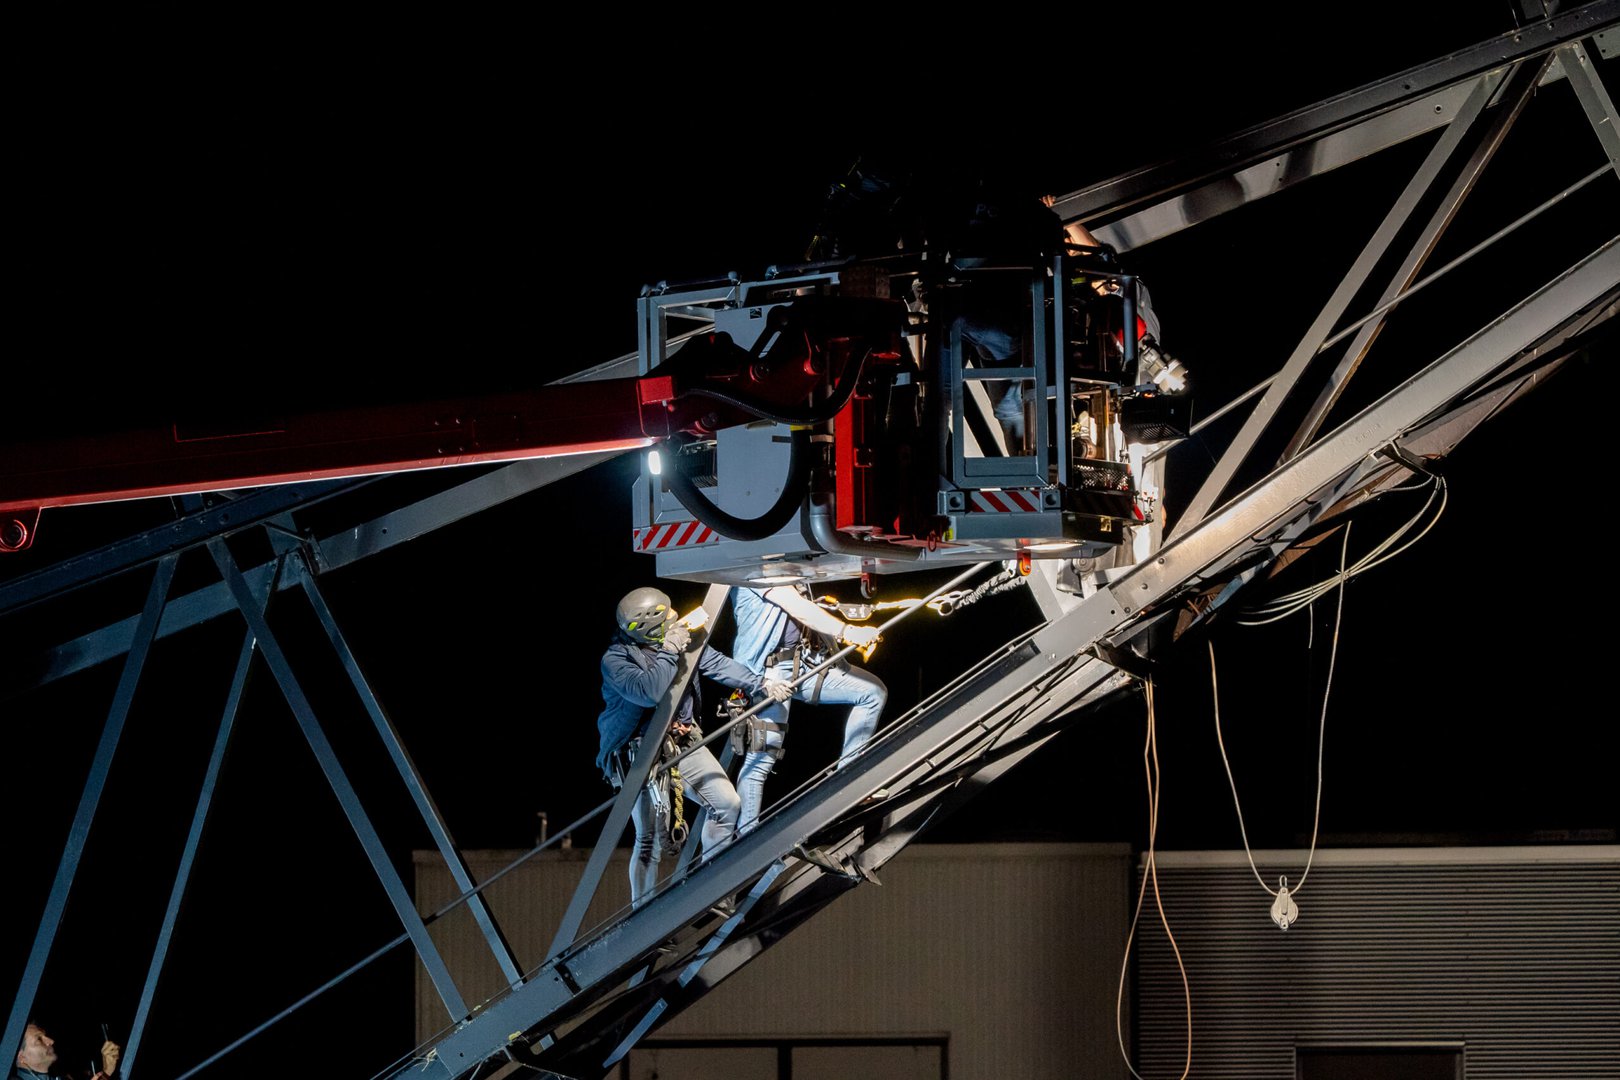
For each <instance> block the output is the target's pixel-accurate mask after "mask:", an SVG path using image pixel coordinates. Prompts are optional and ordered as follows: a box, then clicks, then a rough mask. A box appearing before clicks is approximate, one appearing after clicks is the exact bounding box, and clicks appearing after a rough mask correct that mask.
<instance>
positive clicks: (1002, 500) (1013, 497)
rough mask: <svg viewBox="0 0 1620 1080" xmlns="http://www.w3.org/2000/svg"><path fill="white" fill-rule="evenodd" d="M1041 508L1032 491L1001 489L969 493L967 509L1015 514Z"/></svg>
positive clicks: (1037, 497)
mask: <svg viewBox="0 0 1620 1080" xmlns="http://www.w3.org/2000/svg"><path fill="white" fill-rule="evenodd" d="M1040 508H1041V497H1040V496H1039V495H1037V494H1036V493H1035V492H1034V491H1019V490H1017V489H1016V488H1002V489H1001V490H1000V491H969V492H968V509H969V510H975V511H978V512H980V513H990V514H1017V513H1028V512H1032V511H1036V510H1039V509H1040Z"/></svg>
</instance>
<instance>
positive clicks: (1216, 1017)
mask: <svg viewBox="0 0 1620 1080" xmlns="http://www.w3.org/2000/svg"><path fill="white" fill-rule="evenodd" d="M1267 854H1268V855H1272V856H1275V855H1276V854H1277V853H1267ZM1329 854H1330V855H1332V856H1337V858H1329V859H1327V860H1324V859H1323V857H1322V855H1323V853H1318V858H1317V862H1316V864H1315V865H1314V866H1313V868H1312V870H1311V873H1310V878H1309V880H1308V882H1307V883H1306V888H1305V891H1304V892H1303V893H1301V894H1300V896H1299V897H1298V904H1299V908H1300V919H1299V921H1298V922H1297V923H1296V924H1294V926H1293V927H1292V928H1290V929H1289V930H1288V931H1287V932H1286V933H1285V932H1283V931H1280V930H1278V929H1277V928H1276V926H1275V925H1273V923H1272V922H1271V919H1270V906H1271V898H1270V897H1269V896H1267V895H1266V894H1265V893H1264V892H1263V891H1261V889H1260V886H1259V884H1258V883H1257V882H1256V881H1255V879H1254V875H1253V874H1252V873H1251V872H1250V870H1249V867H1248V864H1247V862H1246V861H1244V860H1243V856H1242V853H1241V852H1239V853H1237V854H1236V856H1235V857H1232V858H1229V859H1227V860H1225V864H1224V865H1211V864H1210V862H1211V861H1210V860H1207V859H1205V860H1198V859H1189V860H1187V862H1190V863H1193V865H1187V864H1178V861H1177V860H1176V859H1175V858H1174V857H1172V856H1164V857H1161V858H1160V860H1159V873H1158V878H1159V891H1160V894H1161V896H1162V897H1163V900H1164V907H1165V912H1166V914H1167V915H1168V917H1169V921H1170V928H1171V930H1172V932H1173V933H1174V934H1175V938H1176V943H1177V944H1178V945H1179V946H1180V948H1181V954H1182V958H1183V960H1184V962H1185V963H1186V966H1187V974H1188V980H1189V982H1190V984H1191V987H1192V1010H1193V1069H1194V1074H1195V1075H1197V1076H1200V1077H1244V1078H1253V1080H1260V1078H1267V1077H1275V1078H1277V1080H1292V1078H1293V1077H1294V1075H1295V1072H1294V1065H1295V1063H1294V1048H1295V1047H1296V1046H1298V1045H1323V1044H1331V1045H1347V1046H1352V1045H1373V1044H1389V1043H1402V1042H1405V1043H1414V1042H1415V1043H1461V1044H1462V1045H1463V1048H1464V1049H1463V1053H1464V1060H1465V1066H1466V1074H1467V1076H1468V1077H1469V1080H1484V1078H1493V1077H1503V1078H1507V1077H1514V1078H1521V1080H1536V1078H1541V1077H1547V1078H1552V1077H1558V1078H1560V1080H1567V1078H1570V1077H1582V1078H1603V1077H1611V1078H1620V852H1617V851H1616V849H1613V848H1606V849H1602V853H1601V854H1600V853H1597V852H1594V851H1593V850H1592V849H1584V850H1579V849H1577V851H1574V852H1571V853H1570V857H1569V858H1568V859H1567V860H1566V861H1563V862H1558V861H1548V859H1547V854H1548V853H1547V852H1546V851H1544V850H1543V851H1539V852H1538V853H1537V857H1536V858H1535V859H1534V860H1531V859H1524V858H1513V857H1508V858H1503V857H1501V856H1495V857H1496V858H1498V859H1500V861H1492V859H1493V854H1492V852H1491V850H1490V849H1480V850H1478V851H1477V852H1476V853H1475V859H1476V860H1477V861H1474V862H1468V861H1465V859H1462V858H1459V857H1458V853H1457V852H1455V851H1450V852H1447V853H1444V854H1443V855H1442V854H1439V853H1437V854H1436V858H1435V862H1434V863H1433V864H1429V865H1424V864H1423V863H1420V862H1416V861H1413V860H1412V858H1411V854H1415V853H1408V854H1406V855H1405V857H1402V858H1400V859H1398V860H1393V859H1392V860H1391V861H1388V862H1379V861H1378V857H1377V856H1376V855H1371V856H1369V857H1365V858H1359V859H1357V858H1345V856H1346V855H1347V853H1344V852H1335V853H1329ZM1594 855H1600V857H1594ZM1199 863H1202V864H1199ZM1304 863H1305V853H1304V852H1299V853H1296V854H1293V855H1288V854H1284V855H1282V856H1281V857H1272V858H1268V859H1267V860H1266V861H1263V862H1261V867H1262V872H1267V867H1283V868H1288V867H1293V868H1296V869H1297V868H1301V867H1303V866H1304ZM1276 873H1277V871H1276V870H1271V871H1270V878H1271V879H1272V884H1273V885H1275V881H1274V878H1275V875H1276ZM1136 949H1137V954H1136V955H1137V957H1138V963H1139V967H1138V973H1137V978H1138V983H1137V999H1138V1009H1139V1012H1138V1015H1139V1024H1140V1027H1139V1045H1140V1050H1139V1058H1140V1064H1139V1066H1138V1068H1139V1071H1141V1072H1142V1073H1143V1075H1145V1076H1177V1075H1180V1071H1181V1067H1182V1062H1183V1060H1184V1054H1185V1047H1186V1005H1185V1001H1184V998H1183V989H1182V983H1181V977H1180V975H1179V974H1178V972H1177V969H1176V964H1175V957H1174V955H1173V954H1172V952H1171V950H1170V945H1169V942H1168V941H1167V939H1166V938H1165V936H1164V933H1163V930H1162V928H1161V927H1160V926H1159V924H1158V920H1157V915H1156V913H1155V912H1154V909H1153V896H1152V893H1151V891H1150V892H1149V894H1148V897H1147V900H1146V902H1145V908H1144V913H1143V922H1142V925H1141V926H1140V927H1139V929H1138V940H1137V945H1136Z"/></svg>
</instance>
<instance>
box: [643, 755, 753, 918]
mask: <svg viewBox="0 0 1620 1080" xmlns="http://www.w3.org/2000/svg"><path fill="white" fill-rule="evenodd" d="M639 741H640V740H634V741H632V742H631V744H630V756H631V757H632V758H634V756H635V752H636V751H635V746H636V742H639ZM675 767H676V769H677V770H679V771H680V774H681V787H682V789H683V790H684V792H685V794H686V798H687V799H690V800H692V801H694V802H696V803H698V804H699V805H701V806H702V807H703V808H704V809H706V810H707V811H708V813H707V814H705V815H704V817H703V833H702V835H703V856H704V857H705V858H707V857H708V856H710V855H713V854H714V853H715V852H716V851H718V850H719V849H720V848H722V847H724V846H725V845H726V844H728V843H730V842H731V839H732V838H733V837H734V836H736V835H737V820H738V813H739V810H740V808H741V802H740V800H739V799H738V797H737V789H736V788H735V787H733V786H732V784H731V778H730V777H728V776H727V775H726V772H725V770H724V769H722V768H721V767H720V763H719V762H718V761H716V760H715V758H714V755H713V754H711V753H709V750H708V748H707V747H704V748H703V749H701V750H697V751H695V752H693V753H692V754H690V755H688V756H687V757H684V758H682V759H681V763H680V764H679V765H677V766H675ZM695 813H696V808H695V807H692V806H690V805H688V806H687V809H686V815H685V816H686V818H687V820H688V821H690V820H691V818H692V816H693V815H694V814H695ZM653 817H654V814H653V799H652V792H651V791H650V790H649V789H648V788H642V789H641V795H640V797H639V798H637V799H636V804H635V806H633V807H631V808H630V820H631V822H632V823H634V825H635V827H636V842H635V846H634V847H632V848H631V849H630V902H631V903H635V902H636V901H638V900H640V899H641V897H642V896H643V895H645V894H646V893H648V892H651V891H652V887H653V886H654V885H656V884H657V883H658V863H659V861H660V860H661V859H662V858H663V857H664V840H665V838H664V837H663V836H661V835H660V833H661V831H662V830H660V829H658V828H656V827H655V825H654V821H653Z"/></svg>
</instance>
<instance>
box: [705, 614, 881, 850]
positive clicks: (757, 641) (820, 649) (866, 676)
mask: <svg viewBox="0 0 1620 1080" xmlns="http://www.w3.org/2000/svg"><path fill="white" fill-rule="evenodd" d="M802 588H803V586H795V585H778V586H775V587H773V588H769V589H763V590H761V589H750V588H743V587H740V586H739V587H738V588H735V589H733V590H732V599H731V608H732V614H733V616H734V617H735V619H736V620H737V635H736V640H735V641H734V642H733V644H732V652H733V653H734V654H735V655H736V658H737V660H738V661H739V662H741V663H742V664H744V665H745V666H746V667H747V668H748V669H749V670H750V671H752V672H755V673H756V674H759V675H761V676H763V677H767V678H772V679H775V680H777V681H778V682H780V683H784V684H791V683H792V682H793V681H794V680H796V679H798V678H799V676H800V675H801V674H803V673H804V672H805V671H808V670H809V669H810V668H813V667H815V666H816V665H817V664H818V663H820V662H821V658H822V657H823V656H825V655H828V654H830V653H831V652H832V651H833V650H830V649H828V648H826V645H825V643H826V642H827V641H834V642H839V643H841V644H844V645H855V646H862V647H864V646H869V645H871V644H873V643H874V642H876V641H877V638H878V630H877V628H876V627H873V626H854V625H851V624H849V623H846V622H844V621H843V620H842V619H840V618H838V616H836V615H834V614H833V613H832V612H830V611H828V610H827V609H826V608H823V607H821V606H819V605H818V604H816V603H815V602H814V601H813V600H811V599H810V598H809V597H808V596H807V595H805V594H804V593H802V592H801V591H800V589H802ZM771 696H772V697H773V698H776V697H777V695H775V694H773V695H771ZM792 700H794V701H803V702H807V703H809V704H812V705H814V704H823V705H848V706H850V710H849V717H848V719H846V720H845V721H844V748H843V751H842V752H841V754H840V755H839V759H838V764H839V766H840V767H842V766H843V765H844V764H845V763H847V762H848V761H849V760H850V758H851V756H852V755H854V754H855V752H856V751H858V750H860V748H861V747H863V746H865V745H866V743H867V741H868V740H870V739H871V738H872V735H873V733H874V732H876V731H877V723H878V718H879V717H880V716H882V715H883V706H884V704H885V703H886V702H887V701H888V700H889V689H888V687H886V686H884V685H883V681H882V680H881V679H879V678H878V677H877V676H876V675H873V674H872V673H871V672H869V671H866V670H864V669H863V668H858V667H854V666H853V665H851V664H849V663H848V662H847V661H843V660H840V661H839V662H838V663H837V664H836V665H835V666H833V667H831V668H828V669H827V670H826V671H825V672H823V673H822V674H819V675H817V676H816V677H815V678H812V679H807V680H805V681H804V682H802V683H800V685H799V686H798V687H796V688H795V689H794V690H793V693H792ZM787 720H788V701H786V700H776V701H774V702H773V703H772V704H770V705H767V706H766V707H765V708H763V709H761V710H760V711H759V714H758V716H757V717H756V718H755V719H754V720H753V721H752V722H751V726H750V728H749V730H748V732H747V733H746V735H745V736H744V740H745V749H746V751H747V753H746V756H744V758H743V764H742V771H741V772H739V773H738V774H737V794H738V795H740V796H741V797H742V818H741V820H740V821H739V823H738V829H739V830H741V831H746V830H748V829H750V828H752V827H753V824H754V822H756V821H758V820H759V813H760V809H761V807H762V805H763V803H764V800H765V781H766V779H767V778H769V777H770V774H771V769H772V767H773V766H775V764H776V762H777V760H778V759H780V758H781V756H782V752H783V747H784V746H785V744H786V741H787Z"/></svg>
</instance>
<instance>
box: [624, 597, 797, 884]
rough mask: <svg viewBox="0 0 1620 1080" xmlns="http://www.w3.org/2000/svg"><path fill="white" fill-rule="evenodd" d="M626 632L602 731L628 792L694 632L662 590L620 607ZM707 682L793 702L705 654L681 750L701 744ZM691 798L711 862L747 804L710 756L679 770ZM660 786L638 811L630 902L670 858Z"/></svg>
mask: <svg viewBox="0 0 1620 1080" xmlns="http://www.w3.org/2000/svg"><path fill="white" fill-rule="evenodd" d="M615 615H616V620H617V622H618V632H617V633H616V634H614V636H613V641H612V643H611V644H610V645H609V646H608V648H607V651H606V652H605V653H603V655H602V713H601V715H600V716H598V717H597V721H596V727H597V732H598V734H599V736H600V739H599V748H598V750H597V754H596V766H597V768H599V769H601V770H602V776H603V778H604V779H606V780H607V781H608V782H609V783H611V784H612V785H613V786H614V787H615V788H619V787H622V786H623V783H624V776H625V773H626V772H628V771H629V766H630V762H631V761H632V760H633V759H634V757H635V754H636V749H637V747H638V746H639V745H640V743H641V739H642V737H643V736H644V735H645V734H646V731H647V721H648V720H649V719H651V718H652V714H653V709H654V708H655V707H656V706H657V705H658V703H659V701H661V700H662V699H663V697H664V695H665V694H666V693H668V692H669V688H670V686H671V685H672V684H673V683H674V681H675V673H676V668H677V666H678V664H679V662H680V657H681V654H682V653H683V652H685V651H686V647H687V645H688V644H690V642H691V631H689V630H688V629H687V628H686V627H685V626H683V625H682V624H681V623H679V622H678V621H676V619H677V616H676V613H675V610H674V607H673V606H672V605H671V603H670V599H669V597H668V596H667V595H665V594H664V593H663V592H662V591H661V590H659V589H654V588H641V589H635V590H633V591H632V592H630V593H627V594H626V595H625V597H624V599H622V600H620V601H619V606H618V610H617V612H616V613H615ZM700 675H702V676H707V677H708V678H711V679H713V680H715V681H716V682H718V683H721V684H723V685H725V686H731V687H736V688H739V689H742V690H744V691H747V692H748V693H750V694H755V695H758V694H765V695H768V696H770V697H773V698H775V699H779V700H781V699H786V697H787V696H788V689H787V686H786V685H785V684H780V683H773V682H772V681H771V680H769V679H765V678H761V677H760V676H759V675H758V674H757V673H755V672H751V671H749V670H748V669H747V668H746V667H744V666H743V665H741V664H739V663H738V662H737V661H735V660H733V659H731V657H729V656H726V655H724V654H723V653H720V652H717V651H716V650H714V649H709V648H705V649H704V650H703V651H702V652H701V653H700V654H699V655H698V661H697V670H696V672H695V673H694V674H693V677H692V680H691V682H690V683H688V684H687V687H686V693H684V694H683V695H682V696H681V700H680V703H679V705H678V706H677V707H676V709H675V715H674V716H673V717H672V718H671V719H670V725H669V736H670V738H671V740H672V741H673V743H674V744H675V746H676V747H683V746H687V745H692V744H695V743H696V742H698V741H699V740H700V739H701V738H702V736H703V732H702V730H701V729H700V728H699V727H698V723H697V714H698V712H699V710H700V709H701V708H702V688H701V683H700V679H699V678H698V676H700ZM678 772H679V774H680V784H681V787H682V789H683V793H684V795H686V796H689V797H691V798H692V799H693V800H694V801H696V802H697V803H699V804H701V805H702V806H703V807H704V808H705V809H706V810H708V815H707V816H706V817H705V818H704V821H703V833H702V835H703V856H704V858H707V857H709V856H710V855H713V854H714V853H715V852H716V851H718V850H719V849H720V848H722V847H724V846H725V845H726V844H727V843H729V842H730V841H731V839H732V838H733V837H734V836H735V835H736V833H737V824H738V814H739V808H740V804H739V800H738V796H737V790H736V788H735V787H733V786H732V783H731V779H730V778H729V777H728V776H726V773H725V770H724V769H722V768H721V767H720V763H719V762H718V761H716V760H715V758H714V755H713V754H711V753H710V752H709V751H708V749H707V748H702V749H699V750H696V751H694V752H693V753H691V754H689V755H687V756H686V757H684V758H682V759H681V762H680V765H679V766H678ZM659 782H660V781H659V780H658V779H654V780H653V781H651V782H650V783H649V784H648V785H647V786H646V787H645V788H643V789H642V791H641V794H640V796H639V797H638V798H637V799H636V803H635V806H634V807H633V808H632V809H631V812H630V820H631V821H632V822H633V823H634V825H635V829H636V842H635V847H634V848H632V849H631V854H630V900H631V902H632V903H635V902H637V901H639V900H640V899H641V898H642V897H643V896H644V895H646V893H648V892H649V891H650V890H651V889H652V887H653V885H654V884H655V883H656V882H657V880H658V863H659V862H660V860H661V859H662V857H663V854H664V848H665V841H666V840H667V839H668V838H667V837H666V836H664V835H663V832H664V830H663V829H661V828H660V827H659V826H658V823H657V821H656V812H655V807H654V803H653V786H654V785H655V784H657V783H659Z"/></svg>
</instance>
